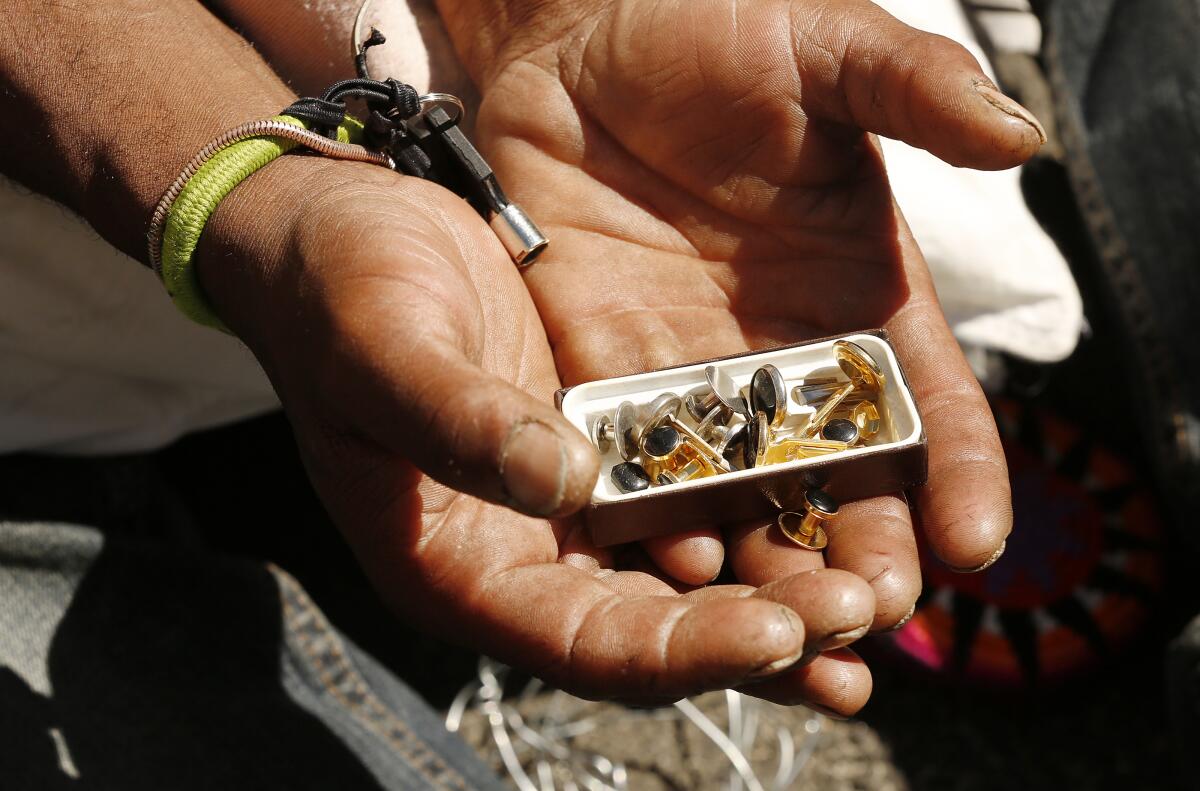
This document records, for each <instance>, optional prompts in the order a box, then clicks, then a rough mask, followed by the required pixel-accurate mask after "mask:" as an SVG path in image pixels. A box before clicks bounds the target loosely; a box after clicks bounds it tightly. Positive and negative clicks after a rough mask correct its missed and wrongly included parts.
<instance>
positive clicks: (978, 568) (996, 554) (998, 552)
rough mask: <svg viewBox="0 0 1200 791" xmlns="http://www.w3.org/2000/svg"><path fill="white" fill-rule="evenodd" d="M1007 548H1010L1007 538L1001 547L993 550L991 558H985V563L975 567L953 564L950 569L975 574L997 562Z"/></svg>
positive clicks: (960, 572)
mask: <svg viewBox="0 0 1200 791" xmlns="http://www.w3.org/2000/svg"><path fill="white" fill-rule="evenodd" d="M1007 548H1008V541H1007V540H1006V541H1004V542H1003V543H1002V544H1000V548H999V549H997V550H996V551H995V552H993V553H992V556H991V557H990V558H988V559H987V560H985V561H984V562H983V563H981V564H979V565H978V566H975V567H974V568H955V567H953V566H951V567H950V570H951V571H956V572H958V573H959V574H974V573H976V572H979V571H983V570H984V569H986V568H989V567H991V566H992V565H994V564H995V563H996V561H997V560H999V559H1000V556H1001V555H1003V554H1004V550H1005V549H1007Z"/></svg>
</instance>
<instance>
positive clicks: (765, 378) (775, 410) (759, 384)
mask: <svg viewBox="0 0 1200 791" xmlns="http://www.w3.org/2000/svg"><path fill="white" fill-rule="evenodd" d="M750 408H751V409H752V410H753V411H754V413H755V414H756V415H757V414H758V413H759V412H761V413H763V414H764V415H766V416H767V423H768V424H769V425H770V427H771V428H772V429H777V428H779V427H780V426H781V425H783V421H784V420H785V419H786V418H787V414H788V406H787V384H786V383H784V381H783V374H781V373H779V369H778V368H776V367H775V366H773V365H771V364H770V363H768V364H766V365H764V366H763V367H762V368H759V369H758V370H757V371H755V372H754V376H752V377H750Z"/></svg>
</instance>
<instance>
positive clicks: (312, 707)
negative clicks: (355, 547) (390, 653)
mask: <svg viewBox="0 0 1200 791" xmlns="http://www.w3.org/2000/svg"><path fill="white" fill-rule="evenodd" d="M0 627H3V628H2V629H0V786H2V787H3V788H4V789H6V790H8V789H13V790H16V789H39V790H40V789H54V788H60V787H63V788H66V787H70V788H81V787H82V788H105V789H108V788H113V789H128V790H132V791H138V790H139V789H156V791H157V790H158V789H193V788H194V789H215V788H220V789H240V788H247V789H250V788H254V789H275V788H279V789H285V788H286V789H329V788H338V789H424V788H431V789H470V788H499V787H501V786H500V785H499V783H498V781H497V780H495V779H494V776H493V775H492V774H491V772H490V771H489V770H488V769H486V768H484V767H483V766H482V765H481V764H480V763H479V762H478V760H477V759H476V758H475V757H474V755H473V754H472V753H471V752H470V750H469V749H468V748H467V747H466V745H465V744H463V743H462V742H460V741H459V740H458V739H457V738H455V737H453V736H451V735H450V734H448V733H447V732H446V731H445V729H444V728H443V727H442V726H441V723H440V722H439V721H438V719H437V716H436V715H435V713H434V712H433V711H432V710H430V709H429V708H428V706H427V705H426V704H424V703H423V702H422V701H421V700H420V699H419V698H417V697H416V696H415V695H414V694H412V693H411V692H410V691H408V690H407V689H405V688H404V687H403V685H402V684H401V683H400V682H399V681H398V680H397V679H396V678H394V677H393V676H392V675H391V674H390V673H388V672H386V671H384V670H383V669H382V668H380V667H378V666H377V665H375V663H374V662H373V661H371V660H369V659H368V658H366V657H365V656H364V655H362V654H361V652H359V651H358V650H357V649H356V648H355V647H354V646H353V645H351V644H350V643H349V642H348V641H347V640H346V639H345V638H344V637H342V636H341V635H340V634H339V633H338V632H337V631H335V630H334V629H333V627H332V626H331V625H330V624H329V623H328V622H327V621H326V619H325V617H324V616H323V615H322V614H321V612H320V611H319V610H318V609H317V608H316V607H315V605H313V603H312V602H311V601H310V600H309V598H308V596H307V595H306V594H305V593H304V591H303V590H302V589H301V588H300V586H299V585H298V584H297V583H296V581H295V580H294V579H292V578H291V577H289V576H288V575H286V574H285V573H283V572H282V571H280V570H278V569H275V568H270V567H263V566H262V565H259V564H257V563H254V562H251V561H248V560H243V559H237V558H228V557H221V556H217V555H214V554H211V553H206V552H203V551H199V550H196V549H195V548H184V547H181V546H177V545H174V544H171V543H168V542H164V541H161V540H149V539H144V538H132V537H128V536H120V535H112V534H108V535H105V536H103V537H102V536H101V534H100V533H98V532H97V531H95V530H93V529H90V528H86V527H78V526H71V525H63V524H55V523H16V522H0ZM364 670H365V672H364Z"/></svg>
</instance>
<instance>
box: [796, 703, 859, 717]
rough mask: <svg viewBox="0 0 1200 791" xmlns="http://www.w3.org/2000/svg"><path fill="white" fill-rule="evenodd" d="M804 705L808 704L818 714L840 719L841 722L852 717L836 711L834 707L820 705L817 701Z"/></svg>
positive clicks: (806, 704)
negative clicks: (828, 707)
mask: <svg viewBox="0 0 1200 791" xmlns="http://www.w3.org/2000/svg"><path fill="white" fill-rule="evenodd" d="M804 705H805V706H807V707H808V708H810V709H812V710H813V711H815V712H816V713H817V714H824V715H825V716H826V717H828V718H830V719H831V720H838V721H840V722H845V721H846V720H848V719H850V718H849V717H847V716H846V715H845V714H839V713H837V712H836V711H834V710H833V709H827V708H825V707H824V706H818V705H817V704H816V703H805V704H804Z"/></svg>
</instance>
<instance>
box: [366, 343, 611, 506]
mask: <svg viewBox="0 0 1200 791" xmlns="http://www.w3.org/2000/svg"><path fill="white" fill-rule="evenodd" d="M419 354H420V357H421V358H423V362H422V364H420V365H419V366H412V365H409V364H400V365H397V366H396V367H394V368H393V369H392V371H390V372H389V373H390V374H391V375H390V376H389V379H391V380H392V381H396V382H420V385H419V386H417V387H415V388H412V389H410V388H408V387H403V386H402V387H401V392H393V393H389V394H387V395H388V396H390V397H384V398H381V399H380V400H379V402H378V403H379V405H380V406H382V407H383V408H384V409H385V410H386V411H388V412H390V413H391V414H392V417H391V419H390V420H386V421H384V422H383V423H381V424H380V425H381V428H380V430H379V431H378V432H377V434H376V440H377V441H381V442H383V443H385V444H387V445H388V446H389V447H390V448H392V449H394V450H396V451H398V452H399V453H401V454H402V455H404V456H405V457H406V458H408V459H410V460H411V461H412V462H413V463H414V464H416V465H417V467H419V468H420V469H421V470H422V471H423V472H425V473H426V474H427V475H429V476H430V477H432V478H434V479H435V480H437V481H439V482H440V483H443V484H445V485H446V486H449V487H451V488H453V489H456V490H458V491H461V492H465V493H466V494H469V495H472V496H474V497H478V498H481V499H483V500H488V501H490V502H495V503H500V504H503V505H507V506H509V507H512V508H514V509H516V510H518V511H522V512H523V513H526V514H530V515H532V516H541V517H558V516H565V515H567V514H570V513H573V512H574V511H577V510H579V509H580V508H582V507H583V506H584V505H586V504H587V502H588V500H589V498H590V495H591V491H592V487H593V486H594V485H595V483H596V478H597V476H598V474H599V457H598V455H597V454H596V451H595V450H594V449H593V448H592V446H591V444H590V443H589V442H588V441H587V439H586V438H585V437H584V436H583V435H582V434H580V433H579V432H578V431H577V430H576V429H575V428H574V427H572V426H571V425H570V424H569V423H568V422H567V421H566V420H565V419H564V418H563V416H562V415H561V414H559V413H558V411H557V410H555V409H554V408H553V407H551V406H550V405H549V404H547V403H545V402H544V401H540V400H538V399H535V398H534V397H533V396H532V395H531V394H530V393H528V392H525V391H524V390H521V389H519V388H517V387H515V386H514V385H512V384H510V383H509V382H507V381H505V380H504V379H502V378H500V377H499V376H496V375H495V374H492V373H489V372H487V371H485V370H484V369H483V368H481V367H479V366H478V365H476V364H474V363H473V362H471V361H470V360H468V359H467V358H465V357H464V356H463V355H462V354H461V353H460V352H458V351H457V350H454V349H449V348H444V347H443V348H438V347H437V345H434V346H430V347H427V348H424V349H422V350H420V351H419Z"/></svg>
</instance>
